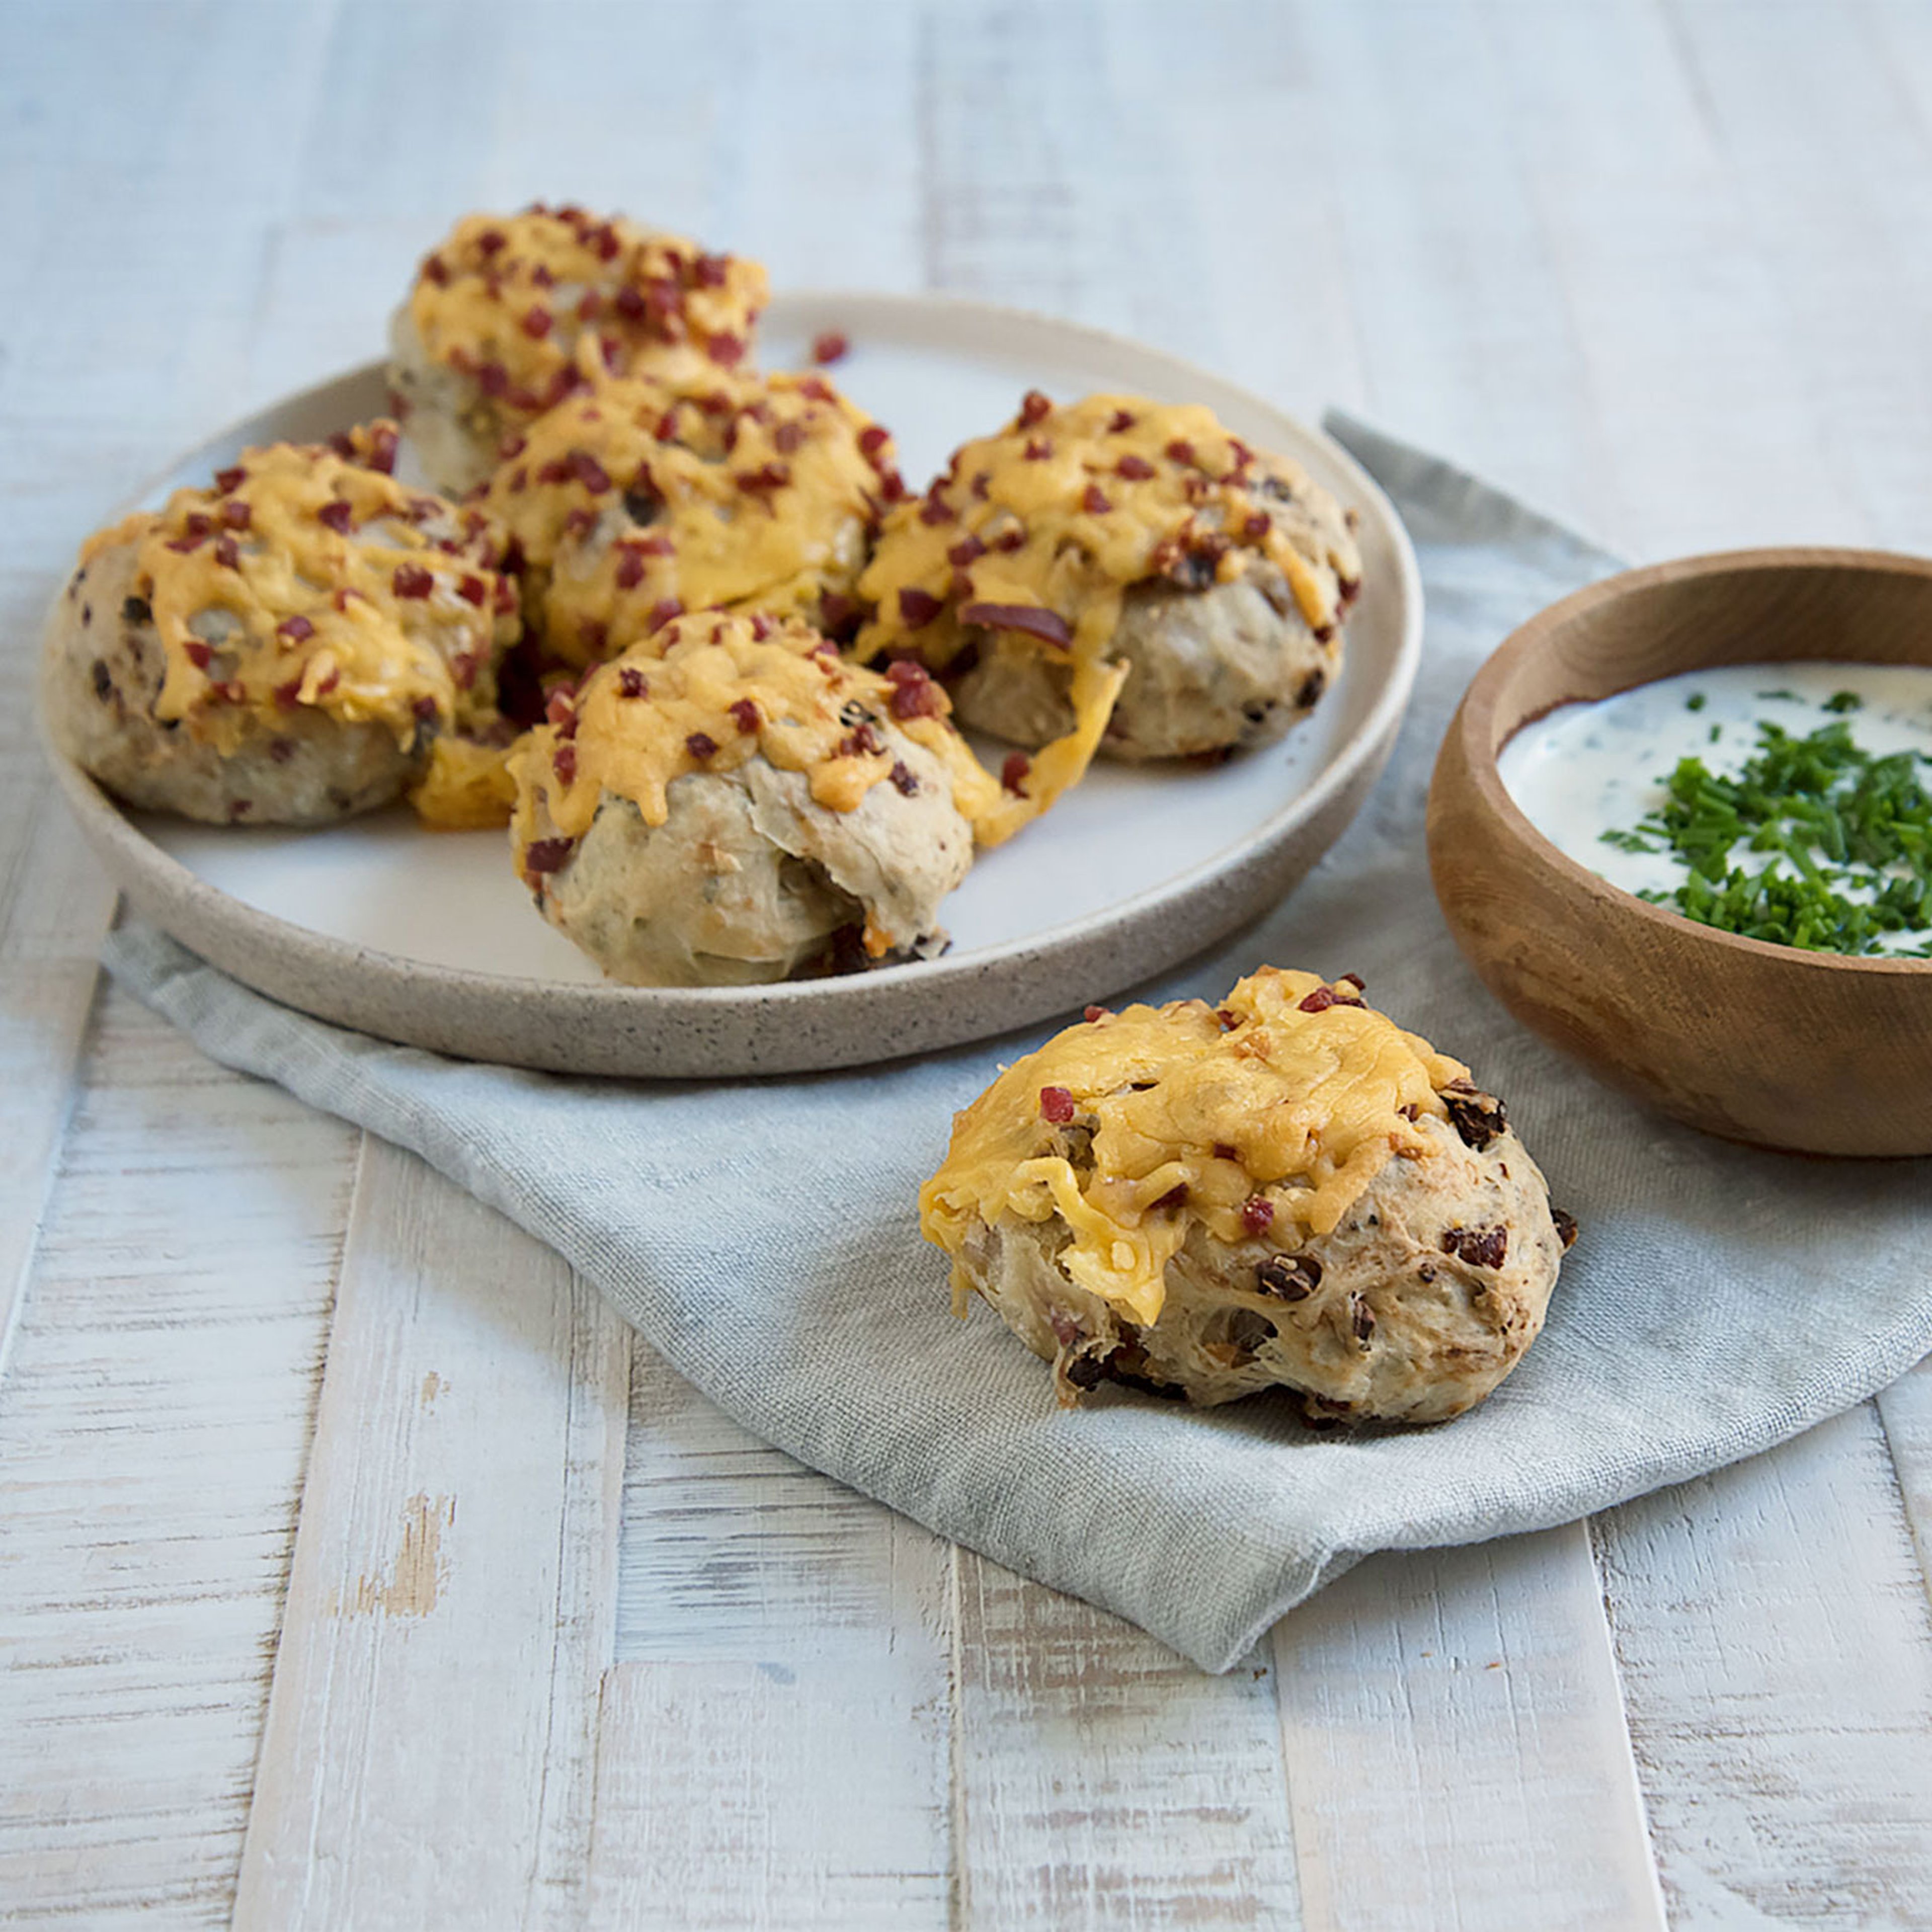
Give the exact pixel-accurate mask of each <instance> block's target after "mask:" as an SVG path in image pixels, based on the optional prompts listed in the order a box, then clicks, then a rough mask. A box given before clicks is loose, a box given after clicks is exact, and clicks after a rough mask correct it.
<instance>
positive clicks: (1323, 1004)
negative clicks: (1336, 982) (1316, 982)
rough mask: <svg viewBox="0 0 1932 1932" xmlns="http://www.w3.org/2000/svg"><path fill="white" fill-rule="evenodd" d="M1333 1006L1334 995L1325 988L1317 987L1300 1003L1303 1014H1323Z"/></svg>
mask: <svg viewBox="0 0 1932 1932" xmlns="http://www.w3.org/2000/svg"><path fill="white" fill-rule="evenodd" d="M1334 1004H1335V995H1334V994H1333V993H1331V992H1330V991H1329V990H1328V988H1327V987H1326V986H1317V987H1316V989H1315V990H1314V992H1312V993H1310V995H1309V996H1308V997H1307V999H1305V1000H1304V1001H1302V1002H1301V1010H1302V1011H1303V1012H1304V1013H1326V1012H1327V1011H1328V1009H1329V1008H1330V1007H1332V1006H1333V1005H1334Z"/></svg>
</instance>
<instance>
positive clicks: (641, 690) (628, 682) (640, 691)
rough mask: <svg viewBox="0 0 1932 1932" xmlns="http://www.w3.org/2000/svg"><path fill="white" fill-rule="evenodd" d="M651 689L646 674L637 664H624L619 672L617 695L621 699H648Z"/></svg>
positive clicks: (619, 668)
mask: <svg viewBox="0 0 1932 1932" xmlns="http://www.w3.org/2000/svg"><path fill="white" fill-rule="evenodd" d="M650 694H651V687H650V685H649V683H648V682H646V679H645V677H644V674H643V672H642V671H640V670H638V669H637V666H636V665H635V664H622V665H620V666H619V667H618V671H617V695H618V696H619V697H649V696H650Z"/></svg>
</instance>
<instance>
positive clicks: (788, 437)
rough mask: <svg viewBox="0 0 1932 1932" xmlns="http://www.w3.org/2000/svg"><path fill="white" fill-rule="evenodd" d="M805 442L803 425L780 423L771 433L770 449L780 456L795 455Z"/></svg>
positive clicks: (798, 423)
mask: <svg viewBox="0 0 1932 1932" xmlns="http://www.w3.org/2000/svg"><path fill="white" fill-rule="evenodd" d="M804 441H805V425H804V424H802V423H801V422H781V423H780V424H779V425H778V427H777V428H775V429H774V430H773V431H772V448H773V449H775V450H776V451H777V452H778V454H779V455H781V456H790V455H795V454H796V452H797V450H798V449H799V446H800V445H801V444H802V443H803V442H804Z"/></svg>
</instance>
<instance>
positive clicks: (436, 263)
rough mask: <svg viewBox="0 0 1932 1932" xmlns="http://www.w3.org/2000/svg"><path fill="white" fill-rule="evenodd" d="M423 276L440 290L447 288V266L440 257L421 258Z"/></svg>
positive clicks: (427, 256)
mask: <svg viewBox="0 0 1932 1932" xmlns="http://www.w3.org/2000/svg"><path fill="white" fill-rule="evenodd" d="M422 272H423V274H424V276H425V278H427V279H428V281H432V282H434V284H436V285H437V287H438V288H440V289H446V288H448V287H449V263H446V261H445V260H443V257H441V256H440V255H426V256H425V257H424V258H423V265H422Z"/></svg>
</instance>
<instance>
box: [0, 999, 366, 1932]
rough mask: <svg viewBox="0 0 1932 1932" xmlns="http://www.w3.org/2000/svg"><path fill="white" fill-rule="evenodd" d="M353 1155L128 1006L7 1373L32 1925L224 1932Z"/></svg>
mask: <svg viewBox="0 0 1932 1932" xmlns="http://www.w3.org/2000/svg"><path fill="white" fill-rule="evenodd" d="M353 1154H354V1136H353V1134H352V1133H350V1130H347V1128H345V1127H343V1126H342V1124H341V1123H340V1122H339V1121H332V1120H329V1119H327V1118H325V1117H323V1116H322V1115H317V1114H314V1113H311V1112H309V1111H308V1109H306V1108H304V1107H302V1106H300V1105H299V1103H296V1101H294V1100H291V1099H290V1097H288V1096H287V1094H284V1093H282V1092H281V1091H279V1090H278V1089H276V1088H272V1087H268V1086H265V1085H261V1084H260V1083H258V1082H253V1081H246V1080H242V1079H237V1078H236V1076H233V1075H232V1074H229V1073H225V1072H223V1071H222V1070H220V1069H218V1068H216V1067H213V1066H212V1065H211V1064H209V1063H208V1061H205V1060H204V1059H203V1058H202V1056H201V1055H200V1054H199V1053H198V1052H196V1050H195V1049H193V1047H192V1046H190V1045H189V1044H188V1043H187V1041H186V1040H184V1039H182V1038H181V1037H180V1036H179V1035H178V1034H176V1033H175V1031H173V1029H172V1028H170V1027H169V1026H167V1025H165V1024H164V1023H163V1022H161V1021H160V1020H159V1019H156V1018H155V1017H154V1016H152V1015H151V1014H150V1013H147V1012H146V1011H145V1010H144V1009H142V1008H141V1007H137V1006H136V1005H135V1004H134V1003H133V1001H131V1000H129V999H128V998H126V997H125V996H124V995H121V994H118V993H115V992H110V993H109V994H108V995H107V996H106V997H105V998H104V1002H103V1005H102V1008H101V1019H100V1023H99V1025H98V1029H97V1031H96V1034H95V1039H94V1041H93V1043H92V1051H91V1053H90V1055H89V1059H88V1061H87V1064H86V1069H85V1073H84V1078H83V1085H82V1089H81V1094H80V1100H79V1103H78V1104H77V1108H76V1109H75V1112H74V1119H73V1122H72V1125H71V1130H70V1131H69V1133H68V1137H67V1141H66V1145H65V1148H64V1150H63V1152H62V1157H61V1160H60V1164H59V1168H58V1174H57V1176H56V1178H55V1184H54V1187H53V1189H52V1194H51V1196H50V1199H49V1205H48V1211H47V1215H46V1224H45V1231H44V1233H43V1238H42V1239H41V1242H40V1249H39V1252H38V1254H37V1258H36V1261H35V1266H34V1281H33V1286H32V1291H31V1294H30V1295H29V1296H28V1299H27V1301H26V1305H25V1307H24V1308H23V1312H22V1314H21V1317H20V1327H19V1331H18V1334H17V1337H16V1341H15V1346H14V1349H13V1357H12V1360H11V1364H10V1369H9V1372H8V1374H7V1379H6V1381H5V1384H4V1385H0V1661H4V1668H3V1669H0V1733H4V1735H5V1737H6V1739H7V1745H6V1748H5V1751H0V1899H4V1900H5V1902H6V1907H7V1910H8V1911H9V1912H11V1913H13V1914H14V1915H17V1916H18V1917H19V1918H20V1919H21V1920H22V1921H23V1922H31V1923H44V1922H46V1921H49V1920H51V1919H53V1918H56V1917H58V1918H75V1919H79V1920H82V1921H85V1922H86V1923H87V1924H91V1925H102V1926H113V1925H119V1924H124V1923H127V1924H131V1923H132V1922H133V1921H134V1920H135V1919H136V1918H139V1917H142V1915H144V1914H145V1913H146V1912H148V1911H149V1910H150V1909H160V1910H163V1911H165V1912H166V1914H167V1915H168V1916H169V1918H170V1919H171V1920H172V1921H173V1922H176V1923H180V1924H225V1923H226V1920H227V1917H228V1909H229V1901H230V1899H231V1897H232V1895H233V1883H234V1870H235V1861H236V1857H237V1856H238V1855H239V1851H240V1849H241V1843H242V1832H243V1830H244V1828H245V1824H246V1821H247V1816H248V1786H249V1781H250V1774H251V1767H252V1766H253V1765H254V1758H255V1751H256V1744H257V1737H258V1735H259V1732H260V1724H261V1716H262V1708H263V1701H264V1700H265V1697H266V1688H267V1686H266V1676H267V1673H266V1660H267V1658H268V1655H269V1651H270V1649H271V1648H272V1646H273V1643H274V1641H275V1627H276V1622H277V1619H278V1615H279V1613H280V1610H281V1596H282V1589H283V1586H284V1583H285V1581H286V1579H287V1570H288V1560H289V1550H290V1544H291V1542H292V1541H293V1538H294V1535H295V1517H296V1505H297V1499H298V1498H299V1494H300V1492H301V1487H302V1464H303V1460H304V1457H305V1453H306V1451H307V1448H308V1433H309V1425H310V1421H311V1417H312V1415H313V1413H314V1388H315V1383H316V1380H317V1376H318V1374H319V1372H320V1354H321V1349H322V1346H323V1336H324V1334H325V1333H326V1328H327V1323H328V1311H329V1298H330V1294H331V1290H332V1285H333V1282H334V1277H335V1263H336V1259H337V1255H338V1241H339V1232H340V1229H341V1222H342V1216H343V1214H344V1209H345V1208H346V1205H347V1196H348V1190H349V1184H350V1174H351V1171H352V1164H353ZM143 1922H145V1919H144V1920H143Z"/></svg>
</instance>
